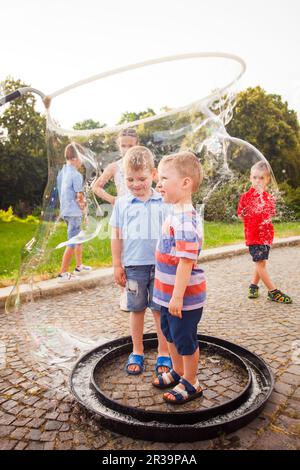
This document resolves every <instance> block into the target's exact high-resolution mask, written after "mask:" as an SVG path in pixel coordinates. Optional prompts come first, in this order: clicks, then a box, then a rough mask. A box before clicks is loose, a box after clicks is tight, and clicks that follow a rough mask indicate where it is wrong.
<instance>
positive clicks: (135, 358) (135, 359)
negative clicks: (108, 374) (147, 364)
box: [125, 353, 144, 375]
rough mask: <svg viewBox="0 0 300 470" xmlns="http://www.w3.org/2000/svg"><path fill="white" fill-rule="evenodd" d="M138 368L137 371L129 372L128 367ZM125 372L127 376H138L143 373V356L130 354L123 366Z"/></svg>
mask: <svg viewBox="0 0 300 470" xmlns="http://www.w3.org/2000/svg"><path fill="white" fill-rule="evenodd" d="M131 365H134V366H138V367H139V370H130V369H129V366H131ZM125 370H126V372H127V374H129V375H139V374H141V373H142V372H144V356H143V355H140V354H133V353H131V354H130V355H129V357H128V361H127V363H126V365H125Z"/></svg>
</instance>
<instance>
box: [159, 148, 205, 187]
mask: <svg viewBox="0 0 300 470" xmlns="http://www.w3.org/2000/svg"><path fill="white" fill-rule="evenodd" d="M165 163H172V165H174V167H175V168H176V170H177V171H178V173H179V175H180V176H181V177H182V178H185V177H189V178H191V179H192V181H193V187H192V191H193V192H195V191H197V190H198V188H199V186H200V184H201V183H202V180H203V170H202V165H201V163H200V162H199V159H198V158H197V157H196V155H195V154H194V153H193V152H179V153H173V154H171V155H165V156H164V157H163V158H162V159H161V161H160V163H159V164H165Z"/></svg>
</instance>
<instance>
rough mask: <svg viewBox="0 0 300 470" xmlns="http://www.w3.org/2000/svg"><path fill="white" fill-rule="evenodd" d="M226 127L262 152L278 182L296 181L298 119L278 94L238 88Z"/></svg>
mask: <svg viewBox="0 0 300 470" xmlns="http://www.w3.org/2000/svg"><path fill="white" fill-rule="evenodd" d="M227 129H228V132H229V134H230V135H232V136H235V137H239V138H241V139H244V140H246V141H248V142H250V143H251V144H253V145H254V146H255V147H257V148H258V149H259V150H260V151H261V152H262V153H263V155H264V156H265V157H266V158H267V160H268V161H269V162H270V164H271V166H272V168H273V171H274V174H275V177H276V179H277V181H278V182H281V181H284V180H285V181H287V182H288V183H289V184H290V185H292V186H293V187H296V186H297V185H300V127H299V122H298V119H297V114H296V112H295V111H293V110H290V109H288V105H287V103H286V102H283V101H282V98H281V96H279V95H274V94H267V93H266V92H265V90H263V89H262V88H261V87H259V86H257V87H255V88H247V90H245V91H242V92H241V93H239V94H238V96H237V103H236V107H235V109H234V113H233V119H232V121H231V122H230V123H229V125H228V127H227Z"/></svg>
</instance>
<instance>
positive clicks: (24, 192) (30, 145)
mask: <svg viewBox="0 0 300 470" xmlns="http://www.w3.org/2000/svg"><path fill="white" fill-rule="evenodd" d="M25 86H28V85H26V84H25V83H22V82H21V81H20V80H14V79H13V78H7V79H6V80H5V81H4V82H2V83H1V94H2V95H6V94H8V93H10V92H12V91H14V90H16V89H18V88H22V87H25ZM35 103H36V99H35V96H34V95H33V94H32V93H27V94H26V95H24V96H22V97H20V98H18V99H16V100H15V101H12V102H11V103H10V104H9V105H5V107H4V108H3V109H2V110H1V111H2V114H1V116H0V128H1V131H2V135H3V137H2V138H1V140H0V207H1V208H4V209H7V208H8V207H9V206H10V205H11V206H13V207H14V208H15V209H16V210H17V211H18V212H19V213H20V214H22V213H24V212H25V213H26V212H29V211H30V210H32V209H33V208H34V207H35V206H36V205H40V204H41V200H42V195H43V190H44V187H45V184H46V180H47V150H46V142H45V129H46V121H45V117H44V116H42V115H41V114H40V113H38V112H37V111H35V109H34V107H35Z"/></svg>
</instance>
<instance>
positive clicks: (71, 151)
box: [65, 142, 84, 160]
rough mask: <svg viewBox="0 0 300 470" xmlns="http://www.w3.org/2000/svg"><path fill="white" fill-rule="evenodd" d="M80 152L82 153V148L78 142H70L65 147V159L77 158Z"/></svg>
mask: <svg viewBox="0 0 300 470" xmlns="http://www.w3.org/2000/svg"><path fill="white" fill-rule="evenodd" d="M80 154H83V155H84V149H83V147H82V146H81V145H80V144H77V143H76V142H71V143H70V144H68V145H67V146H66V148H65V159H66V160H77V159H79V158H80Z"/></svg>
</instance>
